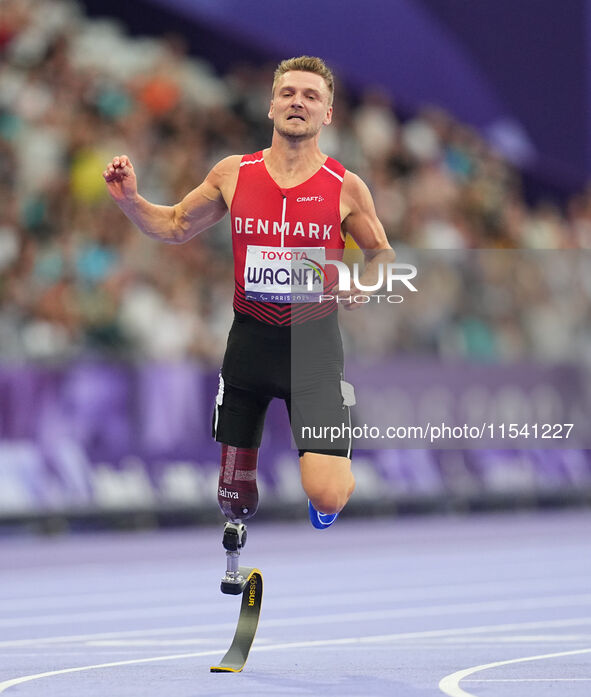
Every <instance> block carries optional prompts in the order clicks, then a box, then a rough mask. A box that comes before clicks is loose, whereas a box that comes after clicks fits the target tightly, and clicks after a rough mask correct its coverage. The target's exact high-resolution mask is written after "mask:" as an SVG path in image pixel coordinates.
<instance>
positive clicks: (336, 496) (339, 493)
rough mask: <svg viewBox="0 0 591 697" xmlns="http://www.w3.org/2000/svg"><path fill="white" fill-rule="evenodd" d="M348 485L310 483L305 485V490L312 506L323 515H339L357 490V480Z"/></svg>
mask: <svg viewBox="0 0 591 697" xmlns="http://www.w3.org/2000/svg"><path fill="white" fill-rule="evenodd" d="M351 479H352V482H348V483H347V484H346V485H344V484H341V483H336V482H335V483H332V484H328V485H327V484H322V483H318V484H316V483H310V482H308V483H307V484H306V485H304V490H305V491H306V494H307V496H308V498H309V499H310V501H311V502H312V505H313V506H314V508H315V509H316V510H317V511H320V512H321V513H339V512H340V511H342V510H343V508H344V507H345V506H346V504H347V501H348V500H349V498H350V497H351V494H352V493H353V489H354V488H355V480H354V479H353V477H351Z"/></svg>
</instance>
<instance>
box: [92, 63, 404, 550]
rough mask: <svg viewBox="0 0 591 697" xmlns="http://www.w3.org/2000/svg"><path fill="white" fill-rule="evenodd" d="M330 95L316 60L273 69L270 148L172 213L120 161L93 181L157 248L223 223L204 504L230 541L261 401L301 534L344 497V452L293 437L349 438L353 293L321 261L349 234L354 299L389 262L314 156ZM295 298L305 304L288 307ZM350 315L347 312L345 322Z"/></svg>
mask: <svg viewBox="0 0 591 697" xmlns="http://www.w3.org/2000/svg"><path fill="white" fill-rule="evenodd" d="M333 92H334V82H333V75H332V73H331V72H330V70H329V69H328V68H327V66H326V65H325V64H324V62H323V61H322V60H321V59H319V58H312V57H309V56H302V57H299V58H291V59H289V60H285V61H283V62H282V63H280V64H279V66H278V68H277V70H276V71H275V76H274V81H273V89H272V98H271V105H270V109H269V118H270V119H271V120H272V121H273V137H272V142H271V147H269V148H267V149H265V150H262V151H260V152H257V153H254V154H252V155H242V156H241V155H232V156H230V157H227V158H225V159H223V160H221V161H220V162H219V163H218V164H217V165H215V167H214V168H213V169H212V170H211V171H210V173H209V174H208V175H207V177H206V179H205V181H204V182H203V183H202V184H200V185H199V186H198V187H197V188H196V189H194V190H193V191H191V192H190V193H189V194H188V195H187V196H185V198H184V199H183V200H182V201H181V202H180V203H177V204H176V205H174V206H159V205H154V204H152V203H150V202H148V201H146V200H145V199H144V198H142V197H141V196H140V195H139V194H138V191H137V182H136V177H135V173H134V169H133V165H132V163H131V161H130V159H129V157H127V155H121V156H119V157H114V158H113V160H112V161H111V162H110V163H109V165H108V166H107V168H106V170H105V171H104V172H103V177H104V179H105V181H106V183H107V188H108V190H109V193H110V195H111V197H112V198H113V200H114V201H115V202H116V203H117V205H118V206H119V208H121V210H122V211H123V212H124V213H125V215H126V216H127V217H128V218H129V219H130V220H131V221H132V222H133V223H135V225H136V226H137V227H138V228H139V229H140V230H141V231H142V232H143V233H144V234H146V235H148V236H150V237H153V238H155V239H158V240H163V241H164V242H170V243H174V244H180V243H183V242H187V241H188V240H190V239H191V238H193V237H194V236H195V235H197V234H199V233H200V232H202V231H203V230H206V229H207V228H208V227H210V226H212V225H213V224H214V223H216V222H217V221H219V220H220V219H221V218H222V217H223V216H224V215H225V214H226V212H227V211H230V215H231V223H232V242H233V251H234V263H235V294H234V311H235V320H234V323H233V325H232V328H231V330H230V335H229V338H228V345H227V349H226V354H225V357H224V362H223V366H222V370H221V374H220V385H219V391H218V394H217V397H216V404H215V411H214V417H213V435H214V437H215V438H216V440H217V441H218V442H220V443H221V444H222V460H221V468H220V479H219V487H218V502H219V505H220V508H221V510H222V512H223V513H224V515H225V516H226V517H227V518H228V519H229V521H230V522H231V523H232V524H236V525H238V524H240V527H241V529H242V530H244V525H243V524H242V523H243V521H244V520H247V519H249V518H251V517H252V516H253V515H254V513H255V512H256V509H257V506H258V492H257V486H256V466H257V457H258V448H259V446H260V441H261V436H262V429H263V424H264V418H265V412H266V409H267V406H268V405H269V403H270V401H271V399H272V398H273V397H278V398H281V399H284V400H285V402H286V405H287V407H288V411H289V415H290V420H291V424H292V432H293V436H294V439H295V441H296V444H297V445H298V449H299V455H300V468H301V479H302V485H303V488H304V490H305V492H306V494H307V496H308V499H309V514H310V520H311V522H312V524H313V525H314V527H316V528H319V529H323V528H326V527H328V526H329V525H331V524H332V522H334V520H335V519H336V517H337V516H338V513H339V512H340V511H341V510H342V508H343V507H344V506H345V504H346V503H347V501H348V500H349V497H350V496H351V494H352V492H353V489H354V487H355V480H354V477H353V474H352V472H351V443H350V439H348V438H347V437H343V438H341V439H340V440H338V439H337V442H330V443H328V442H323V441H322V440H320V441H313V440H311V439H310V438H309V437H308V438H307V440H306V439H304V438H303V436H302V433H303V430H302V429H303V427H304V426H306V425H310V426H323V425H328V426H332V425H339V426H343V425H347V424H348V425H349V427H350V416H349V406H350V405H351V404H353V403H354V396H353V390H352V387H351V386H350V385H348V383H346V382H344V381H343V353H342V344H341V338H340V334H339V330H338V324H337V319H336V318H337V312H336V310H337V303H336V302H335V298H337V297H339V301H340V300H341V299H342V297H341V296H347V297H348V298H351V296H352V295H354V292H355V289H353V291H352V292H346V293H343V292H342V291H341V295H339V293H338V292H337V291H336V290H335V285H336V272H335V265H332V266H331V265H330V264H329V263H326V260H327V259H333V260H337V262H338V259H340V257H341V256H342V251H343V249H344V246H345V234H346V233H349V234H350V235H351V237H352V238H353V239H354V240H355V242H356V243H357V244H358V246H359V247H360V248H361V249H362V250H364V255H365V262H366V264H365V269H364V272H363V274H362V275H361V278H360V279H359V285H364V286H367V285H371V284H372V283H373V282H374V280H375V279H376V277H377V275H378V273H377V271H378V267H379V265H381V264H383V263H387V262H391V261H393V260H394V252H393V251H392V249H391V247H390V245H389V244H388V241H387V239H386V235H385V233H384V229H383V227H382V225H381V223H380V221H379V220H378V218H377V217H376V212H375V208H374V204H373V201H372V198H371V195H370V193H369V190H368V188H367V186H366V185H365V184H364V183H363V182H362V181H361V179H359V177H357V176H356V175H355V174H352V173H351V172H349V171H347V170H346V169H345V168H344V167H343V166H342V165H341V164H340V163H339V162H337V161H336V160H334V159H332V158H330V157H327V156H326V155H324V154H323V153H322V152H321V151H320V149H319V146H318V138H319V134H320V131H321V129H322V127H323V126H327V125H328V124H330V122H331V118H332V102H333ZM318 255H320V256H318ZM296 260H299V262H298V263H300V267H299V268H298V269H296V268H295V266H296ZM323 262H324V263H323ZM301 264H303V267H302V266H301ZM331 271H332V273H331ZM306 273H307V274H308V275H307V276H306ZM302 274H303V275H302ZM319 279H320V280H321V286H322V285H323V286H324V287H321V289H320V295H319V294H318V292H316V294H314V293H312V294H307V293H305V292H302V293H299V294H298V293H294V292H291V291H293V288H292V287H291V284H292V283H297V282H300V283H302V284H303V286H304V290H306V289H308V290H310V289H312V288H313V286H314V284H316V288H317V286H318V282H319ZM273 284H274V285H273ZM300 290H301V288H300ZM283 291H285V292H283ZM331 291H332V292H331ZM363 292H364V293H366V292H367V291H363ZM302 298H303V299H304V300H308V302H298V300H301V299H302ZM311 298H312V299H311ZM351 300H352V298H351ZM339 304H342V303H339ZM358 306H359V305H357V304H355V303H354V302H351V301H350V304H349V305H348V306H347V309H354V308H355V307H358ZM349 432H350V428H349ZM227 525H228V524H227ZM226 549H228V547H226Z"/></svg>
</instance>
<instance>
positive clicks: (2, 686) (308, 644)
mask: <svg viewBox="0 0 591 697" xmlns="http://www.w3.org/2000/svg"><path fill="white" fill-rule="evenodd" d="M379 640H380V637H377V636H369V637H348V638H346V639H317V640H314V641H295V642H291V643H286V644H272V645H269V646H253V648H252V649H251V653H252V652H254V651H259V652H262V651H281V650H283V649H304V648H317V647H321V646H338V645H346V644H363V643H371V642H374V641H379ZM222 652H223V649H222V650H221V651H220V650H215V651H199V652H197V653H182V654H176V655H174V656H154V657H152V658H138V659H135V660H129V661H113V662H111V663H99V664H97V665H91V666H79V667H77V668H63V669H61V670H52V671H48V672H46V673H37V674H36V675H24V676H21V677H19V678H12V679H11V680H5V681H4V682H2V683H0V693H2V692H5V691H6V690H8V689H9V688H10V687H14V686H16V685H22V684H23V683H25V682H31V681H33V680H40V679H41V678H49V677H52V676H55V675H66V674H68V673H81V672H84V671H89V670H99V669H101V668H117V667H120V666H129V665H139V664H142V663H156V662H158V661H177V660H183V659H186V658H201V657H204V656H219V655H220V654H221V653H222Z"/></svg>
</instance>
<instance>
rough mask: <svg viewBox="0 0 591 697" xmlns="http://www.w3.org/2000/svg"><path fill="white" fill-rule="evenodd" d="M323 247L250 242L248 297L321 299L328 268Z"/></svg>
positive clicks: (287, 300) (300, 300)
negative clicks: (270, 245)
mask: <svg viewBox="0 0 591 697" xmlns="http://www.w3.org/2000/svg"><path fill="white" fill-rule="evenodd" d="M325 263H326V255H325V250H324V247H293V248H292V247H261V246H258V245H252V244H249V245H248V247H247V250H246V263H245V265H244V289H245V292H246V299H247V300H255V301H258V302H267V303H312V302H320V296H321V295H322V294H323V292H324V280H325V278H326V272H325V270H324V266H325Z"/></svg>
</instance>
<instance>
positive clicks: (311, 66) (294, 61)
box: [272, 56, 334, 104]
mask: <svg viewBox="0 0 591 697" xmlns="http://www.w3.org/2000/svg"><path fill="white" fill-rule="evenodd" d="M290 70H301V71H302V72H305V73H315V74H316V75H320V77H322V78H324V82H326V86H327V87H328V91H329V93H330V97H329V100H328V103H329V104H332V100H333V97H334V75H333V74H332V71H331V69H330V68H329V67H328V66H327V65H326V63H325V62H324V61H323V60H322V58H315V57H314V56H298V57H297V58H286V59H285V60H283V61H281V63H279V65H278V66H277V69H276V70H275V74H274V75H273V89H272V93H273V94H275V87H276V85H277V82H278V81H279V78H280V77H281V76H282V75H285V73H287V72H289V71H290Z"/></svg>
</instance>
